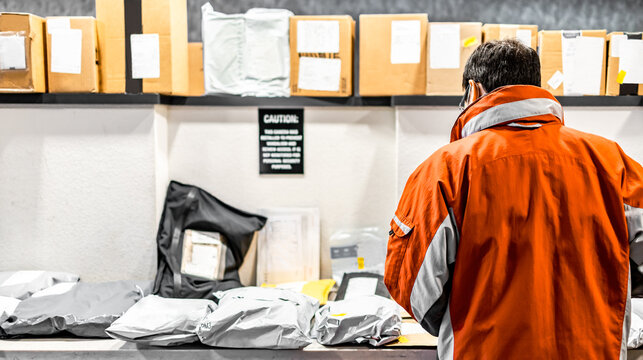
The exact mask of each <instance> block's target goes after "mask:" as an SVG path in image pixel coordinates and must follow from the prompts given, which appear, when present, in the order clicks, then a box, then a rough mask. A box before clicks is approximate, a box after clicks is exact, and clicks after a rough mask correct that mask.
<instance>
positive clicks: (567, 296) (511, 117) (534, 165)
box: [384, 85, 643, 360]
mask: <svg viewBox="0 0 643 360" xmlns="http://www.w3.org/2000/svg"><path fill="white" fill-rule="evenodd" d="M606 121H609V119H606ZM642 209H643V168H642V167H641V165H639V164H638V163H636V162H635V161H633V160H632V159H630V158H629V157H627V155H625V154H624V152H623V150H622V149H621V148H620V147H619V146H618V145H617V144H616V143H615V142H613V141H610V140H607V139H604V138H602V137H600V136H596V135H592V134H587V133H584V132H581V131H577V130H574V129H571V128H568V127H566V126H564V123H563V109H562V107H561V105H560V104H559V103H558V101H557V100H556V98H555V97H554V96H553V95H552V94H551V93H549V92H548V91H546V90H544V89H542V88H539V87H536V86H529V85H512V86H505V87H501V88H498V89H496V90H495V91H492V92H490V93H488V94H486V95H485V96H483V97H481V98H479V99H478V100H477V101H476V102H474V103H472V104H471V105H470V106H468V107H467V108H466V109H465V110H464V111H463V112H462V114H461V115H460V116H459V117H458V119H457V121H456V122H455V125H454V126H453V130H452V132H451V143H450V144H448V145H446V146H444V147H442V148H441V149H439V150H438V151H436V152H435V153H434V154H432V155H431V156H430V157H429V158H428V159H427V160H426V161H424V162H423V163H422V164H421V165H420V166H419V167H418V168H417V169H416V170H415V171H414V172H413V173H412V174H411V176H410V177H409V179H408V181H407V183H406V186H405V188H404V192H403V194H402V197H401V199H400V202H399V205H398V207H397V210H396V211H395V216H394V217H393V220H392V221H391V231H390V232H389V235H390V237H389V243H388V249H387V256H386V269H385V275H384V281H385V283H386V286H387V287H388V289H389V291H390V293H391V296H392V297H393V298H394V299H395V300H396V301H397V302H398V303H399V304H400V305H402V307H404V308H405V309H406V310H407V311H408V312H409V314H411V315H412V316H413V317H414V318H415V319H416V320H417V321H418V322H419V323H420V324H421V325H422V327H423V328H424V329H426V330H427V331H428V332H429V333H431V334H433V335H435V336H438V349H437V351H438V357H439V359H441V360H446V359H525V358H528V359H541V358H542V359H602V360H604V359H619V358H621V359H625V358H626V356H627V349H626V344H627V336H628V332H629V316H630V276H629V275H630V257H631V259H632V264H633V266H636V267H638V266H639V265H641V264H643V250H642V249H641V246H640V243H643V210H642Z"/></svg>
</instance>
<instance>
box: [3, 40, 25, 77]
mask: <svg viewBox="0 0 643 360" xmlns="http://www.w3.org/2000/svg"><path fill="white" fill-rule="evenodd" d="M26 68H27V58H26V57H25V37H24V36H20V35H10V36H0V70H25V69H26Z"/></svg>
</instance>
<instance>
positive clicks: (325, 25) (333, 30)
mask: <svg viewBox="0 0 643 360" xmlns="http://www.w3.org/2000/svg"><path fill="white" fill-rule="evenodd" d="M297 52H298V53H333V54H334V53H338V52H339V21H337V20H301V21H298V22H297Z"/></svg>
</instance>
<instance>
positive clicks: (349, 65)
mask: <svg viewBox="0 0 643 360" xmlns="http://www.w3.org/2000/svg"><path fill="white" fill-rule="evenodd" d="M300 21H336V22H337V23H338V26H339V34H338V35H339V52H336V53H328V52H325V53H317V52H314V53H311V52H301V53H300V52H298V49H297V46H298V43H297V41H298V37H297V35H298V32H297V29H298V27H297V24H298V23H299V22H300ZM354 39H355V21H354V20H353V18H352V17H350V16H348V15H338V16H292V17H291V18H290V95H292V96H351V95H352V94H353V41H354ZM301 57H307V58H321V59H338V60H339V61H341V69H340V72H339V78H337V81H338V90H337V91H333V90H318V89H316V90H313V89H301V88H300V87H299V86H298V81H299V63H300V58H301Z"/></svg>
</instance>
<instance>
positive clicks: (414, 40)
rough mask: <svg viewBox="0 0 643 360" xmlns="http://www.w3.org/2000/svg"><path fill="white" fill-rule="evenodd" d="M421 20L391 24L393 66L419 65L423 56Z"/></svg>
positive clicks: (396, 21)
mask: <svg viewBox="0 0 643 360" xmlns="http://www.w3.org/2000/svg"><path fill="white" fill-rule="evenodd" d="M421 29H422V28H421V24H420V20H394V21H392V22H391V64H419V63H420V56H421V48H422V47H421V44H420V37H421V36H420V35H421V31H422V30H421Z"/></svg>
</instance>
